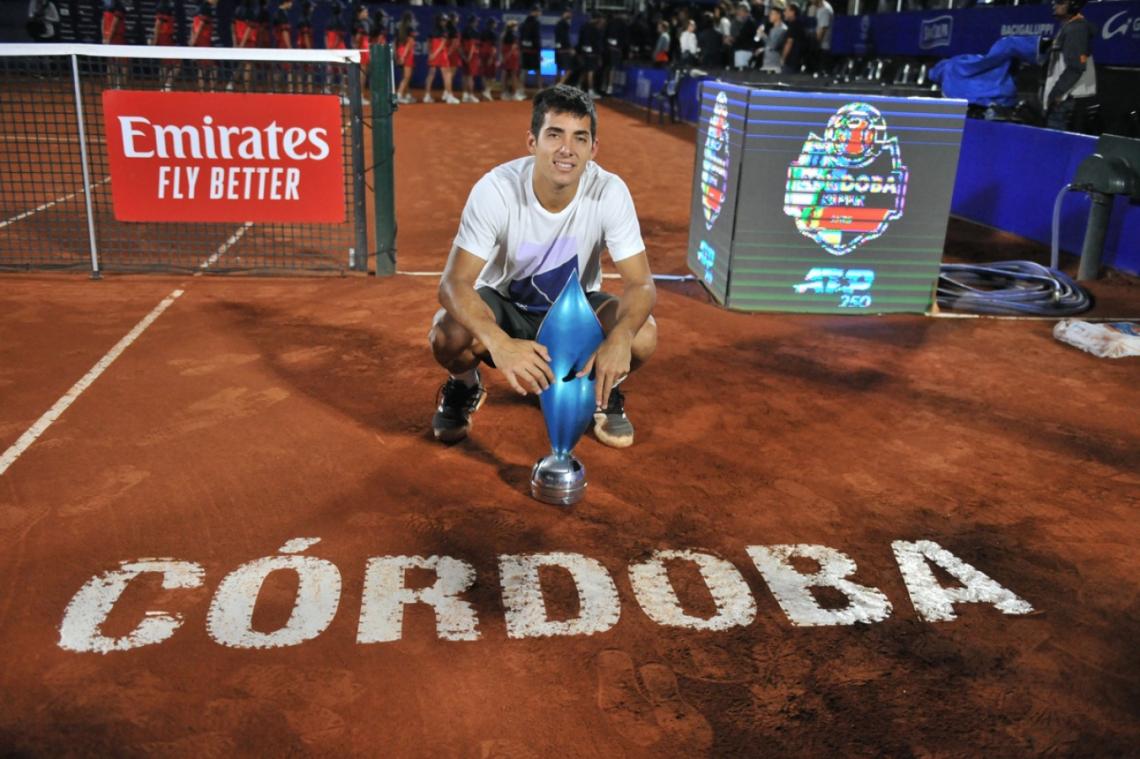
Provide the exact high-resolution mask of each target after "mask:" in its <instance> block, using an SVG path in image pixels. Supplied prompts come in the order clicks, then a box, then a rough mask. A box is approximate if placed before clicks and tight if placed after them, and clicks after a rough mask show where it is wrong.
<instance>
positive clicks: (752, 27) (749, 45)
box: [732, 1, 758, 69]
mask: <svg viewBox="0 0 1140 759" xmlns="http://www.w3.org/2000/svg"><path fill="white" fill-rule="evenodd" d="M757 28H758V27H757V26H756V21H755V20H753V18H752V8H751V6H749V5H748V3H746V2H743V1H742V2H741V3H739V4H738V5H737V6H736V23H735V24H733V35H732V65H733V67H734V68H737V69H746V68H748V67H749V66H750V65H751V62H752V54H753V52H755V50H756V31H757Z"/></svg>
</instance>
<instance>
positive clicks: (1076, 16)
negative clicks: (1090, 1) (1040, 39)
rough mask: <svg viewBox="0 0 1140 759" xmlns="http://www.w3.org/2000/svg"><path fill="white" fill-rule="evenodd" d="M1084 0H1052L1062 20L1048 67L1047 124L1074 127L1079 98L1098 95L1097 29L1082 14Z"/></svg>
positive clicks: (1059, 18)
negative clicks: (1095, 52) (1094, 47)
mask: <svg viewBox="0 0 1140 759" xmlns="http://www.w3.org/2000/svg"><path fill="white" fill-rule="evenodd" d="M1083 5H1084V3H1083V0H1053V15H1054V16H1055V17H1056V18H1057V19H1058V20H1059V21H1060V22H1061V30H1060V31H1059V32H1057V36H1056V38H1055V39H1054V40H1053V44H1052V45H1051V46H1050V48H1049V61H1048V65H1047V67H1046V70H1045V88H1044V95H1045V97H1044V103H1045V126H1047V127H1049V128H1050V129H1063V130H1068V129H1072V128H1073V114H1074V112H1075V111H1076V106H1077V102H1078V101H1081V100H1085V101H1087V100H1091V99H1092V98H1094V97H1096V69H1095V68H1094V65H1093V57H1092V41H1093V38H1094V37H1095V36H1096V29H1095V28H1094V27H1093V25H1092V24H1090V23H1089V22H1088V19H1086V18H1085V17H1084V16H1083V15H1081V7H1082V6H1083Z"/></svg>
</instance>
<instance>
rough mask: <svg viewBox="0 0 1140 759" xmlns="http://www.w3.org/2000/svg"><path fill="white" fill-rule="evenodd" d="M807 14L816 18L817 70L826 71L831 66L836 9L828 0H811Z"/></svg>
mask: <svg viewBox="0 0 1140 759" xmlns="http://www.w3.org/2000/svg"><path fill="white" fill-rule="evenodd" d="M807 15H808V18H810V19H815V44H814V46H813V47H815V49H816V50H815V52H816V70H817V71H823V72H826V71H827V70H828V69H829V68H831V26H832V24H833V23H834V22H835V11H834V10H833V9H832V7H831V3H829V2H827V0H811V5H810V6H808V12H807Z"/></svg>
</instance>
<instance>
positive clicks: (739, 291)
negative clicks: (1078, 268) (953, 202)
mask: <svg viewBox="0 0 1140 759" xmlns="http://www.w3.org/2000/svg"><path fill="white" fill-rule="evenodd" d="M700 99H701V115H700V122H699V128H698V130H697V159H696V166H695V171H694V177H693V201H692V214H691V223H690V228H689V257H688V261H689V268H690V270H691V271H692V272H693V273H694V274H696V276H697V277H698V278H699V279H700V280H701V281H702V282H703V283H704V285H705V287H706V288H708V290H709V291H710V292H711V293H712V294H713V297H715V298H716V299H717V300H718V301H719V302H720V303H722V304H724V305H726V306H728V307H729V308H735V309H741V310H747V311H798V312H809V313H857V312H864V313H867V312H870V313H886V312H892V311H910V312H921V311H925V310H927V309H928V308H929V307H930V304H931V301H932V297H933V291H934V283H935V281H936V280H937V277H938V267H939V264H940V262H941V259H942V247H943V243H944V241H945V237H946V224H947V220H948V219H949V216H950V196H951V194H952V193H953V189H954V177H955V174H956V173H957V168H958V152H959V148H960V146H961V141H962V128H963V126H964V123H965V117H966V103H965V101H961V100H943V99H931V98H897V97H881V96H871V95H858V94H850V93H828V94H822V93H808V92H791V91H768V90H756V89H750V88H745V87H740V86H736V85H729V84H724V83H721V82H712V81H707V82H703V83H702V85H701V91H700Z"/></svg>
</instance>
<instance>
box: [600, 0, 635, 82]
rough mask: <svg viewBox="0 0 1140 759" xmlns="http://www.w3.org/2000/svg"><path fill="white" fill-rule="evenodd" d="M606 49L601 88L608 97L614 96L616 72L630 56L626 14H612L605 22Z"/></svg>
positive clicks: (603, 55)
mask: <svg viewBox="0 0 1140 759" xmlns="http://www.w3.org/2000/svg"><path fill="white" fill-rule="evenodd" d="M603 37H604V39H605V49H604V50H603V51H602V81H601V82H599V86H600V87H601V88H602V92H604V93H605V94H607V95H612V94H614V72H615V71H620V70H621V67H622V63H623V62H624V61H625V59H626V56H627V55H628V54H629V30H628V29H627V27H626V23H625V14H624V13H614V14H611V15H610V16H609V17H608V18H607V19H606V22H605V31H604V33H603Z"/></svg>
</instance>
